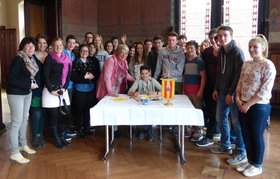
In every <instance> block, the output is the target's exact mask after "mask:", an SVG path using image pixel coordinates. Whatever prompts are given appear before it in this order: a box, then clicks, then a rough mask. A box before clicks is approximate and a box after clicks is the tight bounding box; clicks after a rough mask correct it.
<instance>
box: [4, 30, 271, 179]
mask: <svg viewBox="0 0 280 179" xmlns="http://www.w3.org/2000/svg"><path fill="white" fill-rule="evenodd" d="M208 36H209V39H208V40H207V41H203V42H202V43H201V45H200V46H199V45H198V43H197V42H196V41H194V40H191V41H187V38H186V36H184V35H180V36H178V34H177V33H176V32H170V33H168V35H167V45H166V46H165V47H163V45H164V39H163V37H162V36H160V35H156V36H154V38H153V39H152V40H149V39H146V40H145V41H144V43H142V42H136V43H134V44H133V45H132V46H131V47H128V46H127V45H125V43H126V39H127V37H126V35H123V36H122V37H121V43H119V40H118V38H115V37H113V38H112V39H111V40H110V41H107V42H106V43H105V47H104V46H103V39H102V37H101V35H98V34H95V35H94V34H93V33H91V32H87V33H86V34H85V43H84V44H79V47H78V50H77V40H76V38H75V37H74V36H73V35H68V36H67V37H66V46H65V47H64V46H63V40H62V39H61V38H55V39H53V40H52V42H51V45H50V46H51V48H48V43H47V42H48V40H47V37H46V36H44V35H42V34H39V35H38V36H37V37H36V40H35V39H34V38H33V37H25V38H23V39H22V41H21V43H20V45H19V52H18V56H17V57H16V58H15V59H14V60H13V62H12V64H11V67H10V71H9V75H8V88H7V95H8V103H9V106H10V109H11V118H12V120H11V128H10V133H9V145H10V148H11V156H10V158H11V160H14V161H16V162H18V163H22V164H24V163H28V162H29V161H30V160H29V159H27V158H25V157H23V155H22V154H21V153H20V151H24V152H26V153H28V154H34V153H35V152H36V151H35V150H33V149H31V148H29V147H28V145H27V140H26V128H27V121H28V116H29V112H30V114H31V120H32V123H31V129H32V146H33V148H37V147H42V146H44V145H45V143H46V142H45V141H44V138H43V131H44V118H45V117H44V116H46V118H47V123H48V126H49V133H50V134H51V136H52V139H53V141H54V144H55V145H56V146H57V147H58V148H63V147H65V146H67V145H68V140H70V139H71V138H70V139H69V138H67V137H69V136H70V137H71V135H75V133H73V132H72V133H71V130H69V120H68V119H69V118H72V119H74V121H75V126H76V129H77V134H78V136H80V137H82V138H84V137H85V136H86V135H88V134H91V132H93V131H94V128H92V127H91V126H90V123H89V121H90V114H89V110H90V108H91V107H93V106H94V105H95V104H96V103H97V102H98V101H99V100H101V99H102V98H103V97H104V96H106V95H109V96H113V97H117V96H118V95H119V94H128V95H131V96H133V97H139V95H142V94H144V95H149V96H151V97H157V96H159V95H160V92H161V85H160V78H162V77H167V76H168V77H172V78H174V79H175V94H185V95H187V96H188V97H189V99H190V100H191V102H192V103H193V105H194V106H195V107H196V108H200V109H203V110H204V114H205V119H206V123H205V124H206V126H205V127H207V131H206V135H203V132H202V126H199V127H193V126H192V127H191V126H188V127H187V130H186V134H185V136H186V137H189V136H190V135H191V141H193V142H195V143H196V145H197V146H199V147H205V146H209V145H212V144H214V141H213V136H214V135H216V134H220V135H221V141H220V144H219V146H218V147H216V148H211V149H210V151H211V152H213V153H224V154H230V155H231V154H232V153H233V150H232V145H231V140H230V139H231V136H232V135H235V136H236V141H235V146H236V147H235V152H234V155H233V156H232V157H231V158H229V159H228V160H227V163H229V164H230V165H235V166H237V168H236V169H237V171H239V172H243V174H244V175H245V176H255V175H258V174H261V173H262V162H263V156H264V138H263V135H264V130H265V125H266V120H267V119H268V116H269V114H270V105H269V99H270V98H271V90H272V87H273V84H274V78H275V75H276V70H275V67H274V65H273V63H272V62H271V61H270V60H268V59H267V56H268V42H267V40H266V38H265V37H264V36H263V35H257V36H256V37H254V38H252V39H251V40H250V41H249V53H250V55H251V57H252V59H251V60H246V61H245V57H244V54H243V52H242V50H241V49H240V48H239V47H238V45H237V44H236V42H235V41H234V40H233V38H232V37H233V30H232V28H231V27H229V26H220V27H218V28H217V29H212V30H211V31H210V32H209V35H208ZM35 47H36V49H35ZM47 50H48V51H47ZM70 104H71V110H69V106H70ZM30 106H31V108H30ZM29 109H30V111H29ZM69 111H71V113H70V112H69ZM229 114H230V115H231V118H230V120H229V119H228V117H229ZM186 120H187V116H186ZM114 130H115V132H116V134H118V130H117V128H115V129H114ZM69 131H70V132H69ZM139 138H140V139H144V138H147V139H148V140H149V141H152V140H153V133H152V126H142V127H141V130H140V132H139Z"/></svg>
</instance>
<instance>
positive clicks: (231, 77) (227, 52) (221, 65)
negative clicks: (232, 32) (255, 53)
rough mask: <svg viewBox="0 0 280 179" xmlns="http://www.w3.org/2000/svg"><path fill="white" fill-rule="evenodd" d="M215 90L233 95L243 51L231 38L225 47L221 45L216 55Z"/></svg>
mask: <svg viewBox="0 0 280 179" xmlns="http://www.w3.org/2000/svg"><path fill="white" fill-rule="evenodd" d="M218 58H219V59H218V66H217V78H216V84H215V90H217V91H218V92H219V94H220V95H224V96H226V95H227V94H228V95H234V93H235V90H236V86H237V83H238V80H239V76H240V72H241V68H242V65H243V61H244V59H245V57H244V54H243V51H242V50H241V49H240V48H239V47H237V45H236V42H235V41H234V40H231V42H230V43H229V44H228V46H227V47H226V49H225V48H224V47H221V49H220V52H219V56H218Z"/></svg>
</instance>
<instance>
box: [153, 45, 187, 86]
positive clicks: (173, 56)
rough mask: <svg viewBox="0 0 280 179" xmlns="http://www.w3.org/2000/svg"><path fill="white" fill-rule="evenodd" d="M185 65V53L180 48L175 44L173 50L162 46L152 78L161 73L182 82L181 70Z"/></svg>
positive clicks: (156, 77)
mask: <svg viewBox="0 0 280 179" xmlns="http://www.w3.org/2000/svg"><path fill="white" fill-rule="evenodd" d="M184 65H185V55H184V53H183V51H182V49H181V48H180V47H179V46H177V47H176V49H175V50H174V51H172V50H170V48H169V47H168V46H167V47H164V48H162V49H161V50H160V51H159V54H158V59H157V65H156V70H155V74H154V79H158V77H160V75H161V74H163V75H164V76H167V75H168V73H170V74H169V75H170V77H172V78H175V79H176V80H175V81H176V82H183V75H182V74H183V70H184Z"/></svg>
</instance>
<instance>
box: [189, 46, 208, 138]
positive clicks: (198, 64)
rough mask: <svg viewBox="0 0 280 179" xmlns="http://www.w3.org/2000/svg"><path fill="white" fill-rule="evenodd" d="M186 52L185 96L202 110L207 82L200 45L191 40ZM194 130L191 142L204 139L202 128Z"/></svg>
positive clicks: (194, 128) (193, 128)
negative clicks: (199, 50)
mask: <svg viewBox="0 0 280 179" xmlns="http://www.w3.org/2000/svg"><path fill="white" fill-rule="evenodd" d="M186 50H187V56H186V62H185V70H184V94H186V95H187V96H188V98H189V99H190V101H191V102H192V104H193V105H194V107H195V108H197V109H201V106H202V96H203V90H204V87H205V82H206V73H205V65H204V62H203V60H202V59H201V58H200V57H199V56H198V43H197V42H196V41H193V40H191V41H189V42H187V44H186ZM192 130H193V132H192V136H191V141H192V142H198V141H200V140H201V139H202V138H203V135H202V126H199V127H192ZM186 132H187V131H186ZM187 136H188V135H187Z"/></svg>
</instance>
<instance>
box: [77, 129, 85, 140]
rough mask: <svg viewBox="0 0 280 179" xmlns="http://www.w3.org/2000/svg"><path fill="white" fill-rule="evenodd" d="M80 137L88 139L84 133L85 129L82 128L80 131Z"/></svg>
mask: <svg viewBox="0 0 280 179" xmlns="http://www.w3.org/2000/svg"><path fill="white" fill-rule="evenodd" d="M78 136H79V137H81V138H85V137H86V133H85V132H84V128H80V129H79V130H78Z"/></svg>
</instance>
